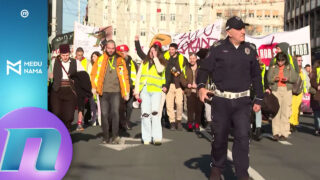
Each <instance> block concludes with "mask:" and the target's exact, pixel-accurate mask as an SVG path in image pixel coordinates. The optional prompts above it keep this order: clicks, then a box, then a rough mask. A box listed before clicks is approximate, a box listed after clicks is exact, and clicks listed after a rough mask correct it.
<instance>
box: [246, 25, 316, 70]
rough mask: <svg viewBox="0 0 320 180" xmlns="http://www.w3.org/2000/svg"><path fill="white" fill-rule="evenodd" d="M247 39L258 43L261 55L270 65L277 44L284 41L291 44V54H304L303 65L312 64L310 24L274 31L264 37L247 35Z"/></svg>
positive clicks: (258, 50)
mask: <svg viewBox="0 0 320 180" xmlns="http://www.w3.org/2000/svg"><path fill="white" fill-rule="evenodd" d="M246 41H248V42H251V43H253V44H255V45H256V47H257V52H258V55H259V57H260V58H261V59H262V61H263V62H264V63H265V64H266V65H267V66H269V63H270V60H271V59H272V58H273V57H274V56H275V55H276V54H277V50H276V45H277V44H279V43H282V42H286V43H288V44H289V47H288V53H289V54H290V55H291V56H295V55H301V56H302V59H303V62H302V66H305V65H306V64H310V65H311V44H310V27H309V26H306V27H303V28H301V29H298V30H295V31H285V32H279V33H272V34H269V35H267V36H264V37H251V36H246Z"/></svg>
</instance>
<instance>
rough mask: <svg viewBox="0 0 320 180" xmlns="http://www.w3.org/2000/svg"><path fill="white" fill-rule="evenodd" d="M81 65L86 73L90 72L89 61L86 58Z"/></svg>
mask: <svg viewBox="0 0 320 180" xmlns="http://www.w3.org/2000/svg"><path fill="white" fill-rule="evenodd" d="M81 65H82V66H83V68H84V70H85V71H88V60H87V59H86V58H84V59H83V60H82V61H81Z"/></svg>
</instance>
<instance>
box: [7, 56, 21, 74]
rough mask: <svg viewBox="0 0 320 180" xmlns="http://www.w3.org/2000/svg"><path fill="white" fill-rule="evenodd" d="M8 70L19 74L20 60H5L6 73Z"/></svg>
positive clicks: (8, 72)
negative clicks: (13, 61)
mask: <svg viewBox="0 0 320 180" xmlns="http://www.w3.org/2000/svg"><path fill="white" fill-rule="evenodd" d="M16 66H17V67H16ZM10 70H11V71H13V72H15V73H17V74H19V75H20V76H21V60H20V61H17V62H15V63H12V62H11V61H9V60H7V75H9V74H10Z"/></svg>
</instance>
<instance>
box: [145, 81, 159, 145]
mask: <svg viewBox="0 0 320 180" xmlns="http://www.w3.org/2000/svg"><path fill="white" fill-rule="evenodd" d="M140 97H141V100H142V102H141V114H142V116H141V134H142V140H143V142H151V141H152V140H153V141H161V140H162V127H161V116H160V114H159V110H160V102H161V92H147V87H146V86H144V87H143V89H142V91H141V94H140Z"/></svg>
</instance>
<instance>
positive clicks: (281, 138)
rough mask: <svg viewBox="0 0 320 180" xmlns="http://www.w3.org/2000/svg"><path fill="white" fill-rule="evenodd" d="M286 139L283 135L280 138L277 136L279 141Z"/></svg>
mask: <svg viewBox="0 0 320 180" xmlns="http://www.w3.org/2000/svg"><path fill="white" fill-rule="evenodd" d="M286 140H287V138H286V137H284V136H280V138H279V141H286Z"/></svg>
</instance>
